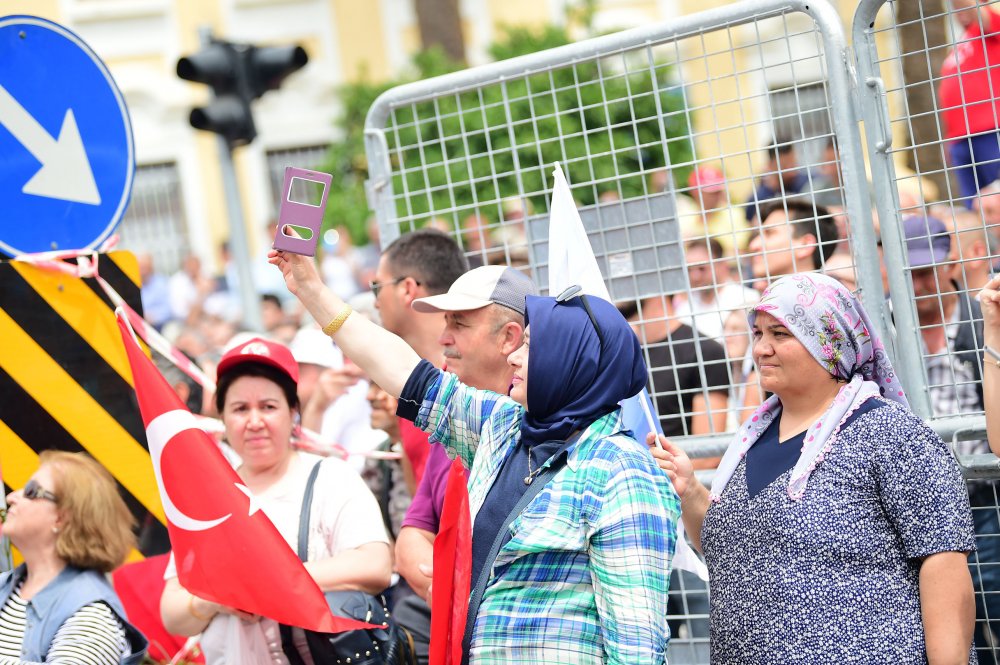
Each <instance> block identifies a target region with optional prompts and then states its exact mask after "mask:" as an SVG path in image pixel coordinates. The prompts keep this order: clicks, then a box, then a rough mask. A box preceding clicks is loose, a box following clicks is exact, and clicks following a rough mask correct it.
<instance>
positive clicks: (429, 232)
mask: <svg viewBox="0 0 1000 665" xmlns="http://www.w3.org/2000/svg"><path fill="white" fill-rule="evenodd" d="M384 254H385V258H386V262H387V263H388V266H389V268H390V270H391V271H392V274H393V276H394V277H412V278H413V279H415V280H416V281H418V282H420V284H422V285H423V286H424V288H425V289H427V292H428V293H429V294H430V295H438V294H440V293H444V292H445V291H447V290H448V288H449V287H451V285H452V284H453V283H454V281H455V280H456V279H458V278H459V277H461V276H462V275H463V274H464V273H466V272H468V270H469V264H468V262H467V261H466V260H465V255H464V254H463V253H462V248H461V247H459V246H458V243H457V242H455V240H454V239H453V238H452V237H451V236H449V235H447V234H445V233H442V232H441V231H438V230H437V229H419V230H417V231H413V232H412V233H407V234H406V235H403V236H400V237H399V238H396V239H395V240H394V241H392V243H391V244H390V245H389V246H388V247H386V249H385V252H384Z"/></svg>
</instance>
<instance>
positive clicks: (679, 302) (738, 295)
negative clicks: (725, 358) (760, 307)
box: [674, 282, 760, 345]
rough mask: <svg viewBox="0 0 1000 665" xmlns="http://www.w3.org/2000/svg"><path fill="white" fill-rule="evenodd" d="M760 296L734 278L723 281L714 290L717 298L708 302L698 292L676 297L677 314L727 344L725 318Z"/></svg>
mask: <svg viewBox="0 0 1000 665" xmlns="http://www.w3.org/2000/svg"><path fill="white" fill-rule="evenodd" d="M758 300H760V294H759V293H757V292H756V291H754V290H753V289H750V288H747V287H745V286H742V285H740V284H737V283H735V282H728V283H726V284H722V285H720V286H719V288H718V289H717V290H716V292H715V299H714V300H712V301H709V302H705V301H704V300H702V299H701V298H700V297H698V296H697V295H695V296H694V297H693V298H691V299H689V298H687V297H684V298H680V297H678V298H676V299H675V300H674V316H676V317H677V318H678V319H681V320H682V321H683V322H684V323H686V324H688V325H689V326H692V327H694V328H697V329H698V332H700V333H701V334H702V335H707V336H708V337H711V338H712V339H714V340H715V341H717V342H719V343H720V344H723V345H724V344H725V336H724V335H723V334H722V333H723V330H724V326H725V323H726V319H727V318H728V317H729V315H730V314H731V313H732V312H733V311H735V310H745V309H749V308H750V307H751V306H753V305H756V304H757V301H758Z"/></svg>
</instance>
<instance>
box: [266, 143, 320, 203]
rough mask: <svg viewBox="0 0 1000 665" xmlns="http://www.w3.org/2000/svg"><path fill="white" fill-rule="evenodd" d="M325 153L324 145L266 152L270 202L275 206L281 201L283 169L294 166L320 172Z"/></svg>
mask: <svg viewBox="0 0 1000 665" xmlns="http://www.w3.org/2000/svg"><path fill="white" fill-rule="evenodd" d="M327 151H328V148H327V146H325V145H317V146H309V147H305V148H291V149H287V150H268V152H267V178H268V181H269V182H270V183H271V194H272V198H271V200H272V201H274V202H275V205H277V202H278V201H279V200H280V199H281V189H282V187H283V186H284V184H285V168H286V167H288V166H296V167H298V168H302V169H310V170H313V171H322V170H323V167H324V165H325V163H326V153H327Z"/></svg>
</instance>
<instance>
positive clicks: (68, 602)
mask: <svg viewBox="0 0 1000 665" xmlns="http://www.w3.org/2000/svg"><path fill="white" fill-rule="evenodd" d="M7 503H8V506H9V507H8V509H7V515H6V519H5V521H4V525H3V535H5V536H7V537H8V538H9V539H10V542H11V543H12V544H13V545H14V547H16V548H17V550H18V552H20V553H21V556H22V557H23V558H24V563H22V564H21V565H20V566H18V567H17V568H15V569H14V570H13V571H10V572H7V573H4V574H3V575H0V663H41V662H45V663H74V664H79V665H112V664H117V663H139V662H141V661H142V659H143V657H144V656H145V654H146V647H147V646H148V645H147V642H146V639H145V638H144V637H143V636H142V634H141V633H139V631H137V630H136V629H135V628H134V627H133V626H131V625H130V624H129V623H128V621H126V619H125V611H124V610H123V609H122V605H121V601H120V600H119V599H118V596H117V594H115V591H114V589H112V588H111V585H110V584H109V583H108V581H107V579H106V577H105V574H106V573H109V572H111V571H112V570H114V569H115V568H117V567H118V566H119V565H121V564H122V563H124V561H125V558H126V557H127V556H128V554H129V552H131V551H132V548H133V547H134V545H135V538H134V536H133V534H132V521H133V520H132V515H131V513H129V510H128V508H127V507H126V505H125V502H124V501H122V498H121V496H120V495H119V494H118V488H117V486H116V485H115V481H114V479H113V478H112V477H111V474H109V473H108V472H107V471H106V470H105V469H104V468H103V467H101V465H99V464H98V463H97V462H95V461H94V460H93V459H91V458H90V457H88V456H87V455H85V454H83V453H67V452H57V451H45V452H43V453H42V454H41V455H40V466H39V468H38V471H36V472H35V474H34V475H33V476H32V477H31V479H30V480H29V481H28V483H27V485H25V486H24V489H22V490H19V491H15V492H11V493H10V494H9V495H8V496H7Z"/></svg>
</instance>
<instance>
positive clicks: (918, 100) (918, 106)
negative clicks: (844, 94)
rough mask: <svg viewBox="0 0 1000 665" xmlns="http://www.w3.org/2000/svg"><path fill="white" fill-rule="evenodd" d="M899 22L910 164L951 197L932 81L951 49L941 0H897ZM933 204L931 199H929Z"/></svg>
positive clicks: (897, 20)
mask: <svg viewBox="0 0 1000 665" xmlns="http://www.w3.org/2000/svg"><path fill="white" fill-rule="evenodd" d="M894 4H895V6H896V25H899V26H901V27H900V28H899V36H900V48H901V51H902V53H903V54H905V55H903V56H902V60H903V82H904V83H905V85H906V92H905V94H906V104H907V107H908V115H909V119H908V123H907V124H908V129H909V131H910V134H911V136H910V145H911V146H912V147H911V148H909V149H907V151H906V158H907V159H906V161H907V165H908V166H909V167H910V168H912V169H913V170H914V171H916V172H917V173H919V174H920V175H922V176H924V177H926V178H928V179H930V180H932V181H934V184H936V185H937V187H938V192H939V196H940V197H941V198H947V196H948V192H949V191H952V192H956V191H958V190H957V189H956V188H954V186H953V187H952V189H950V190H949V188H948V174H946V173H945V172H944V170H943V169H944V167H945V164H946V160H945V151H946V148H947V146H946V145H945V144H943V143H941V140H942V136H941V130H940V120H939V117H938V113H937V110H936V109H937V103H936V96H937V86H936V84H935V82H934V81H933V80H932V79H933V78H935V77H937V76H938V74H939V73H940V72H941V63H942V62H943V61H944V58H945V55H947V52H948V49H946V48H941V47H942V45H944V44H946V43H947V41H948V32H947V26H946V24H945V17H944V16H943V15H941V0H897V2H895V3H894ZM925 203H930V201H925Z"/></svg>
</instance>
